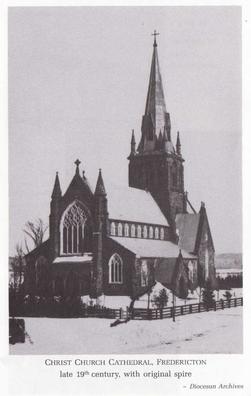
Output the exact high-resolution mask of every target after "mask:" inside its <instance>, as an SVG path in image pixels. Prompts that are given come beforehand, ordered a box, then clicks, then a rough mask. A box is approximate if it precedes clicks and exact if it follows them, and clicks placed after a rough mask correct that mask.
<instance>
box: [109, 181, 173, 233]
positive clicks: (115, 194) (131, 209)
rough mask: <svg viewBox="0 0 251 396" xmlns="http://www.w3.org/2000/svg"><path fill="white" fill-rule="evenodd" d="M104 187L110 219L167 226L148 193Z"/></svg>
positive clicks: (125, 188) (132, 189)
mask: <svg viewBox="0 0 251 396" xmlns="http://www.w3.org/2000/svg"><path fill="white" fill-rule="evenodd" d="M105 187H106V192H107V203H108V213H109V218H110V219H114V220H115V219H117V220H127V221H134V222H139V223H149V224H158V225H162V226H168V225H169V224H168V222H167V220H166V218H165V216H164V215H163V213H162V212H161V210H160V208H159V207H158V205H157V204H156V202H155V200H154V199H153V197H152V196H151V194H150V193H149V192H147V191H143V190H139V189H137V188H133V187H127V186H115V185H110V186H109V185H108V184H105Z"/></svg>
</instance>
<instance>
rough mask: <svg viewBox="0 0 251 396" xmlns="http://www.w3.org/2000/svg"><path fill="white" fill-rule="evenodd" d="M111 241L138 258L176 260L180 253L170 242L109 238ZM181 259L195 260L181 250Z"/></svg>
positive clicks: (177, 247)
mask: <svg viewBox="0 0 251 396" xmlns="http://www.w3.org/2000/svg"><path fill="white" fill-rule="evenodd" d="M110 238H111V239H112V240H113V241H115V242H117V243H118V244H120V245H121V246H124V247H125V248H126V249H127V250H130V251H131V252H133V253H135V254H136V255H137V256H140V257H151V258H177V257H178V255H179V253H180V248H179V246H178V245H175V244H174V243H172V242H170V241H160V240H155V239H143V238H124V237H110ZM181 254H182V257H183V258H191V259H196V256H194V255H192V254H189V253H187V252H186V251H185V250H181Z"/></svg>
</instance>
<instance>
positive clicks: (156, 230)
mask: <svg viewBox="0 0 251 396" xmlns="http://www.w3.org/2000/svg"><path fill="white" fill-rule="evenodd" d="M154 238H155V239H159V229H158V227H155V231H154Z"/></svg>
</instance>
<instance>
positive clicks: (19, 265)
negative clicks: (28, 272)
mask: <svg viewBox="0 0 251 396" xmlns="http://www.w3.org/2000/svg"><path fill="white" fill-rule="evenodd" d="M24 267H25V262H24V252H23V249H22V246H21V245H19V244H17V245H16V254H15V256H14V257H13V258H12V259H11V261H10V272H11V277H10V285H11V286H12V287H13V288H14V290H16V291H18V290H20V287H21V285H22V283H23V278H24Z"/></svg>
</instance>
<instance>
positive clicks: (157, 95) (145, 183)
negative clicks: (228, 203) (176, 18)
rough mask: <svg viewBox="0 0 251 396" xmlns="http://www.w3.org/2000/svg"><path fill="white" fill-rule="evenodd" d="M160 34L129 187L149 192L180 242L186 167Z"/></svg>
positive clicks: (131, 160)
mask: <svg viewBox="0 0 251 396" xmlns="http://www.w3.org/2000/svg"><path fill="white" fill-rule="evenodd" d="M157 34H158V33H156V31H154V34H153V35H154V43H153V55H152V63H151V71H150V78H149V85H148V92H147V99H146V107H145V114H144V115H143V117H142V125H141V139H140V142H139V145H138V147H137V150H136V141H135V136H134V131H133V133H132V138H131V153H130V155H129V157H128V159H129V186H130V187H135V188H139V189H142V190H147V191H149V192H150V193H151V194H152V196H153V198H154V199H155V201H156V202H157V204H158V206H159V207H160V209H161V210H162V212H163V214H164V215H165V217H166V218H167V220H168V222H169V224H170V226H171V230H172V239H173V240H175V239H176V226H175V216H176V214H177V213H185V212H186V195H185V192H184V167H183V162H184V159H183V158H182V154H181V143H180V136H179V132H178V133H177V141H176V145H175V147H174V145H173V143H172V138H171V121H170V115H169V113H168V112H167V111H166V104H165V97H164V90H163V85H162V79H161V74H160V66H159V60H158V51H157V42H156V35H157Z"/></svg>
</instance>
